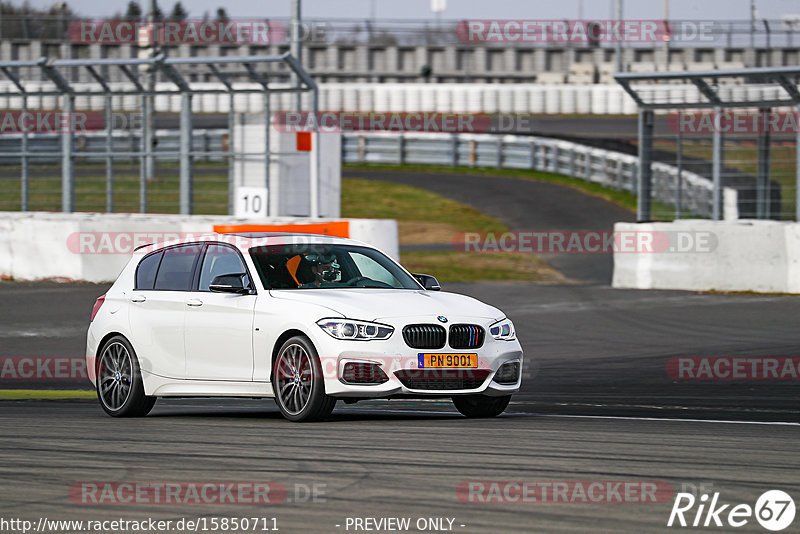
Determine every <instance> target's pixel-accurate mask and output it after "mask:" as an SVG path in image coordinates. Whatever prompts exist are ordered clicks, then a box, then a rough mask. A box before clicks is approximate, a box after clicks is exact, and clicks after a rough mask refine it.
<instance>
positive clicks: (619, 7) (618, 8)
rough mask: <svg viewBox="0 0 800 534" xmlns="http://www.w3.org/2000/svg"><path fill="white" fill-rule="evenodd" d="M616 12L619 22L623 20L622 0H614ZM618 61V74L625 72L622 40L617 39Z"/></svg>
mask: <svg viewBox="0 0 800 534" xmlns="http://www.w3.org/2000/svg"><path fill="white" fill-rule="evenodd" d="M614 11H615V13H616V19H617V20H618V21H621V20H622V0H614ZM615 56H616V60H617V72H623V69H624V68H625V63H624V62H623V61H622V40H621V39H617V42H616V53H615Z"/></svg>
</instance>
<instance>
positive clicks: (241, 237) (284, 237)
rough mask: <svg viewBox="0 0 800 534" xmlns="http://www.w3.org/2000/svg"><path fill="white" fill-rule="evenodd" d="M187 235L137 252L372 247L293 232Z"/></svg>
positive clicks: (345, 239)
mask: <svg viewBox="0 0 800 534" xmlns="http://www.w3.org/2000/svg"><path fill="white" fill-rule="evenodd" d="M186 234H187V235H185V236H184V237H182V238H179V239H172V240H168V241H156V242H153V243H148V244H145V245H142V246H139V247H137V248H136V250H137V251H138V250H140V249H145V251H146V252H150V251H154V250H160V249H162V248H166V247H171V246H175V245H182V244H184V243H204V242H223V243H228V244H230V245H232V246H235V247H238V248H240V249H247V248H250V247H251V246H253V245H256V246H259V245H260V246H268V245H285V244H293V243H294V242H298V243H300V244H307V243H309V242H311V243H320V244H331V243H341V244H351V245H361V246H367V247H369V246H370V245H368V244H366V243H362V242H361V241H357V240H355V239H349V238H345V237H338V236H329V235H320V234H305V233H293V232H230V233H214V232H204V233H197V234H192V233H186ZM243 241H244V242H243ZM256 241H261V242H260V243H258V242H256ZM254 242H256V243H254Z"/></svg>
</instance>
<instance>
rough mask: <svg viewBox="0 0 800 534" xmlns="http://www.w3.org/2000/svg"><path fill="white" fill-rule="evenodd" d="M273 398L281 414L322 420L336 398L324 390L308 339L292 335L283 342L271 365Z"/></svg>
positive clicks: (287, 417)
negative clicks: (272, 365)
mask: <svg viewBox="0 0 800 534" xmlns="http://www.w3.org/2000/svg"><path fill="white" fill-rule="evenodd" d="M272 382H273V387H274V389H275V402H276V403H277V404H278V408H280V410H281V413H282V414H283V416H284V417H285V418H286V419H288V420H290V421H296V422H303V421H321V420H323V419H325V418H326V417H328V416H329V415H330V414H331V412H332V411H333V407H334V405H335V404H336V399H335V398H333V397H330V396H328V395H326V394H325V383H324V377H323V375H322V366H321V365H320V361H319V356H318V355H317V351H316V349H314V345H312V344H311V342H310V341H309V340H308V339H307V338H305V337H301V336H295V337H293V338H291V339H289V340H288V341H286V343H284V344H283V346H282V347H281V350H280V351H279V352H278V357H277V358H276V359H275V364H274V367H273V369H272Z"/></svg>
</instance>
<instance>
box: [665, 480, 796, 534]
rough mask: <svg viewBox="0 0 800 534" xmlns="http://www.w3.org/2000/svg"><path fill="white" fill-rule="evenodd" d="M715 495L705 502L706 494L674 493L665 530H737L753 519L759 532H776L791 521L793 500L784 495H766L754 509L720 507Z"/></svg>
mask: <svg viewBox="0 0 800 534" xmlns="http://www.w3.org/2000/svg"><path fill="white" fill-rule="evenodd" d="M719 495H720V494H719V492H715V493H714V494H713V495H712V496H711V497H710V498H709V495H708V494H707V493H703V494H701V495H700V496H699V497H696V496H694V495H692V494H691V493H678V494H677V495H676V496H675V503H674V504H673V505H672V512H670V514H669V520H668V521H667V526H668V527H671V526H680V527H687V526H688V527H733V528H740V527H743V526H745V525H747V524H748V523H750V522H751V521H752V520H753V519H755V520H756V521H757V522H758V524H759V525H761V526H762V527H763V528H765V529H767V530H771V531H773V532H778V531H781V530H784V529H786V528H787V527H789V525H791V524H792V521H794V515H795V506H794V500H793V499H792V498H791V497H790V496H789V494H788V493H786V492H785V491H781V490H770V491H766V492H764V493H763V494H762V495H761V496H760V497H759V498H758V499H757V500H756V504H755V506H750V505H749V504H745V503H740V504H731V503H723V502H721V501H720V499H719Z"/></svg>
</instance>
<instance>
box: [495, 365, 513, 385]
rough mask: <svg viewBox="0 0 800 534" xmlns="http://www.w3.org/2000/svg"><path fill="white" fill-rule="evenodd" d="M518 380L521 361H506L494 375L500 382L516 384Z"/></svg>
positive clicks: (496, 380)
mask: <svg viewBox="0 0 800 534" xmlns="http://www.w3.org/2000/svg"><path fill="white" fill-rule="evenodd" d="M517 380H519V362H508V363H504V364H503V365H501V366H500V369H498V370H497V373H495V375H494V381H495V382H497V383H498V384H505V385H509V384H516V383H517Z"/></svg>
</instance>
